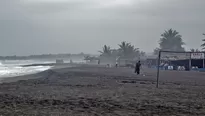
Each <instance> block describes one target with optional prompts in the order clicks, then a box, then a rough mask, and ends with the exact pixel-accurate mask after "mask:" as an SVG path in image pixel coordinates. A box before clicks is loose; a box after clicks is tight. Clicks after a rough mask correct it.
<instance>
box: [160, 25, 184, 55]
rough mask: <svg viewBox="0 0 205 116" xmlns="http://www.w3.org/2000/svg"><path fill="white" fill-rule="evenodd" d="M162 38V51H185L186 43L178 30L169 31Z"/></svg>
mask: <svg viewBox="0 0 205 116" xmlns="http://www.w3.org/2000/svg"><path fill="white" fill-rule="evenodd" d="M161 37H162V38H161V39H160V41H159V45H160V49H161V50H169V51H185V49H184V48H183V47H182V46H183V45H185V43H184V42H183V40H182V36H181V35H179V32H177V31H176V30H173V29H169V30H167V31H165V32H164V33H163V34H161Z"/></svg>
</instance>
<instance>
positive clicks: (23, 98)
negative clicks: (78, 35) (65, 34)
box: [0, 67, 205, 116]
mask: <svg viewBox="0 0 205 116" xmlns="http://www.w3.org/2000/svg"><path fill="white" fill-rule="evenodd" d="M145 74H146V76H137V75H135V74H133V69H129V68H102V67H75V68H64V69H54V70H49V71H45V72H42V73H39V74H34V75H27V76H22V77H15V78H9V79H5V80H3V82H4V83H2V84H1V85H0V114H1V115H2V116H10V115H11V116H14V115H16V116H170V115H172V116H175V115H177V116H188V115H189V116H195V115H196V116H204V115H205V73H199V72H177V71H161V72H160V74H161V75H160V88H159V89H156V88H155V86H156V71H155V70H151V69H146V71H145ZM14 79H15V80H14ZM26 79H29V80H26ZM17 80H21V81H18V82H14V81H17ZM8 82H10V83H8Z"/></svg>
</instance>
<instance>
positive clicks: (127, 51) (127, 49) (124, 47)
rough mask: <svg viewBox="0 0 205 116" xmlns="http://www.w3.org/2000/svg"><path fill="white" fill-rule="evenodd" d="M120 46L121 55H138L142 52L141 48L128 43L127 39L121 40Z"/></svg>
mask: <svg viewBox="0 0 205 116" xmlns="http://www.w3.org/2000/svg"><path fill="white" fill-rule="evenodd" d="M119 47H120V48H119V52H120V54H121V56H124V57H134V56H136V55H139V53H140V51H139V48H135V47H134V46H133V45H131V44H130V43H127V42H126V41H123V42H121V44H119Z"/></svg>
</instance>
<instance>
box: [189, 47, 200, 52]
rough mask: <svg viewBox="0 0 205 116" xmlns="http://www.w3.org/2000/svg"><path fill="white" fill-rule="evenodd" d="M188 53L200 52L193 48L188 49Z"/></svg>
mask: <svg viewBox="0 0 205 116" xmlns="http://www.w3.org/2000/svg"><path fill="white" fill-rule="evenodd" d="M190 51H191V52H200V50H199V49H194V48H192V49H190Z"/></svg>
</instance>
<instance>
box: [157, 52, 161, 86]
mask: <svg viewBox="0 0 205 116" xmlns="http://www.w3.org/2000/svg"><path fill="white" fill-rule="evenodd" d="M160 61H161V51H159V55H158V63H157V85H156V87H157V88H159V66H160Z"/></svg>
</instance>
